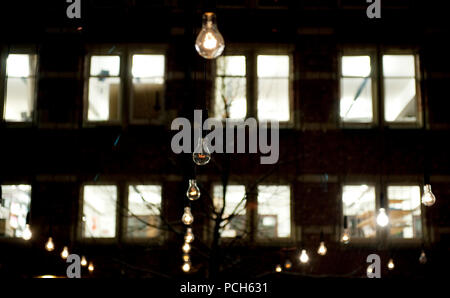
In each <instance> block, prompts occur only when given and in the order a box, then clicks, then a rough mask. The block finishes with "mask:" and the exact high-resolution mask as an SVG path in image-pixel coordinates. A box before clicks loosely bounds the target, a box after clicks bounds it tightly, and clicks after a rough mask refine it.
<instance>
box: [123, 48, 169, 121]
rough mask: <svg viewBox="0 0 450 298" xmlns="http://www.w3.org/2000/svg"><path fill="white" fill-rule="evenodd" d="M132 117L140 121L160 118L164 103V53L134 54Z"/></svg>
mask: <svg viewBox="0 0 450 298" xmlns="http://www.w3.org/2000/svg"><path fill="white" fill-rule="evenodd" d="M132 57H133V58H132V68H131V75H132V82H133V88H132V102H131V118H132V119H133V120H135V121H138V122H151V121H155V120H158V119H159V118H160V117H161V116H162V113H161V110H163V108H164V107H163V105H164V72H165V57H164V55H143V54H136V55H133V56H132Z"/></svg>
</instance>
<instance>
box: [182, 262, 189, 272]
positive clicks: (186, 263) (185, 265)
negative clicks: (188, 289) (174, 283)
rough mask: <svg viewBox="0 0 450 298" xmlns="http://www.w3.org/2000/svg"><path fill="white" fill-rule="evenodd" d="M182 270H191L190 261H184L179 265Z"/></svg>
mask: <svg viewBox="0 0 450 298" xmlns="http://www.w3.org/2000/svg"><path fill="white" fill-rule="evenodd" d="M181 269H183V271H184V272H189V271H191V262H184V264H183V266H182V267H181Z"/></svg>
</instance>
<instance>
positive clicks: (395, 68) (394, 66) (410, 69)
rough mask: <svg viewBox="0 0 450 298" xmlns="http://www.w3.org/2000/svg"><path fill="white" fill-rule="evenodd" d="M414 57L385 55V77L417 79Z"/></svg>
mask: <svg viewBox="0 0 450 298" xmlns="http://www.w3.org/2000/svg"><path fill="white" fill-rule="evenodd" d="M415 74H416V71H415V63H414V55H384V56H383V75H384V76H385V77H415Z"/></svg>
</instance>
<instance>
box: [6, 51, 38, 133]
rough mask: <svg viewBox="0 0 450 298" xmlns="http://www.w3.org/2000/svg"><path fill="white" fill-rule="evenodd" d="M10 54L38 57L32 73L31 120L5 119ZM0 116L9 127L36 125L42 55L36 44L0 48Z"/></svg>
mask: <svg viewBox="0 0 450 298" xmlns="http://www.w3.org/2000/svg"><path fill="white" fill-rule="evenodd" d="M10 54H19V55H31V56H35V58H36V65H35V71H34V73H33V74H30V76H29V77H30V78H33V79H34V83H33V85H34V86H33V94H32V96H33V98H32V107H31V120H30V121H8V120H6V119H5V113H6V96H7V80H8V75H7V73H6V67H7V58H8V56H9V55H10ZM0 60H1V62H0V105H1V107H0V116H1V119H0V121H1V123H4V124H5V126H7V127H25V128H26V127H33V126H35V125H36V123H37V120H38V112H37V99H38V87H39V79H40V56H39V54H38V50H37V48H36V46H32V45H25V46H20V47H15V46H14V47H10V48H8V49H6V48H3V49H1V50H0Z"/></svg>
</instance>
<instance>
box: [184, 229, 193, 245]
mask: <svg viewBox="0 0 450 298" xmlns="http://www.w3.org/2000/svg"><path fill="white" fill-rule="evenodd" d="M194 238H195V237H194V233H192V228H188V229H187V231H186V235H185V236H184V241H186V243H191V242H192V241H194Z"/></svg>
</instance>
